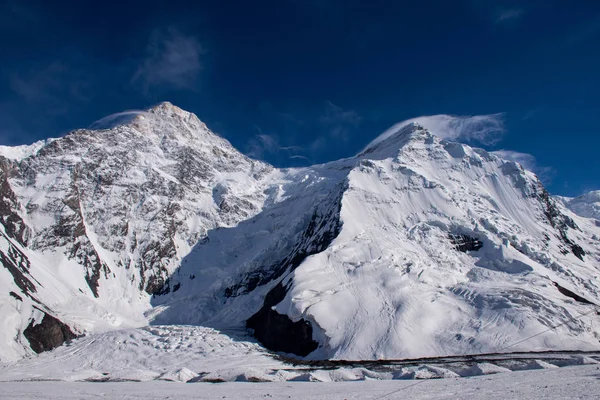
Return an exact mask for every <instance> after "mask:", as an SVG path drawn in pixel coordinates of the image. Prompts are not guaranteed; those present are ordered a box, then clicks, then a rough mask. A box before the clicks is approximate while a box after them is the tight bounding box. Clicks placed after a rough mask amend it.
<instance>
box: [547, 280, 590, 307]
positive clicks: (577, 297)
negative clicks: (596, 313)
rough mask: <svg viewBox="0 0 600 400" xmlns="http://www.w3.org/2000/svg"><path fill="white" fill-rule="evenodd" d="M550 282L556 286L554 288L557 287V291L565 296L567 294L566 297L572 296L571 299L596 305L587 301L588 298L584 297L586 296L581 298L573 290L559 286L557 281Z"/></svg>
mask: <svg viewBox="0 0 600 400" xmlns="http://www.w3.org/2000/svg"><path fill="white" fill-rule="evenodd" d="M552 283H553V284H554V286H556V288H557V289H558V291H559V292H560V293H561V294H563V295H565V296H567V297H570V298H572V299H573V300H575V301H578V302H580V303H583V304H592V305H596V304H594V303H592V302H591V301H589V300H588V299H586V298H583V297H581V296H580V295H578V294H576V293H573V292H571V291H570V290H569V289H566V288H564V287H562V286H560V285H559V284H558V283H556V282H552Z"/></svg>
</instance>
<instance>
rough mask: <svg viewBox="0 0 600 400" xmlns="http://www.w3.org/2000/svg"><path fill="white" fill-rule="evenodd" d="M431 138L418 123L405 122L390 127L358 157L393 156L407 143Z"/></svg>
mask: <svg viewBox="0 0 600 400" xmlns="http://www.w3.org/2000/svg"><path fill="white" fill-rule="evenodd" d="M431 137H433V135H432V134H431V133H430V132H429V131H428V130H427V129H425V128H424V127H423V126H422V125H420V124H419V123H417V122H414V121H406V122H403V123H400V124H396V125H394V126H392V127H391V128H390V129H388V130H387V131H385V132H384V133H382V134H381V135H379V136H378V137H377V138H376V139H375V140H373V141H372V142H371V143H369V144H368V145H367V147H365V149H364V150H363V151H362V152H360V153H359V154H358V156H365V155H369V157H372V156H375V157H390V156H394V155H395V154H394V153H397V152H398V150H399V149H400V148H402V147H403V146H404V145H406V144H407V143H409V142H411V141H413V140H416V139H419V138H431Z"/></svg>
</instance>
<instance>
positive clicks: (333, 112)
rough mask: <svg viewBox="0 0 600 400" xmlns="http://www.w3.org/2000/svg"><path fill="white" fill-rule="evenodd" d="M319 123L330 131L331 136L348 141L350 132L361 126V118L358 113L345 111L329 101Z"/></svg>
mask: <svg viewBox="0 0 600 400" xmlns="http://www.w3.org/2000/svg"><path fill="white" fill-rule="evenodd" d="M319 121H320V123H321V124H322V125H323V127H324V128H325V129H326V130H327V131H328V132H327V134H328V135H329V136H331V137H333V138H336V139H342V140H347V139H348V134H349V133H350V131H351V130H352V129H355V128H356V127H358V125H359V124H360V121H361V117H360V115H358V113H357V112H356V111H353V110H344V109H343V108H341V107H339V106H337V105H335V104H333V103H332V102H331V101H327V102H326V104H325V110H324V112H323V115H321V117H320V118H319Z"/></svg>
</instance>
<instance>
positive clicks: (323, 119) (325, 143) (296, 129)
mask: <svg viewBox="0 0 600 400" xmlns="http://www.w3.org/2000/svg"><path fill="white" fill-rule="evenodd" d="M263 108H264V109H265V110H266V111H268V112H267V114H268V115H270V116H271V119H272V120H273V121H275V123H276V124H278V125H279V128H276V129H274V130H275V131H276V132H277V133H271V134H266V133H264V132H263V131H262V130H261V129H260V128H259V127H258V126H255V128H256V129H257V131H258V134H256V135H255V136H254V137H252V138H251V139H250V140H249V141H248V143H247V145H246V148H247V149H248V150H247V154H248V155H250V156H253V157H255V158H259V159H275V160H277V161H278V162H283V163H284V164H285V162H286V161H289V160H296V161H300V160H302V161H306V162H307V163H309V164H313V163H314V161H313V160H315V159H319V158H320V157H321V156H322V155H323V154H324V152H325V151H326V150H327V149H328V148H329V147H330V146H331V145H332V144H333V143H334V142H335V144H336V146H338V147H339V146H346V145H347V143H349V139H350V136H351V134H352V133H353V132H354V131H355V130H356V129H357V128H358V126H359V125H360V123H361V120H362V118H361V116H360V115H359V114H358V113H357V112H356V111H354V110H345V109H343V108H342V107H340V106H338V105H336V104H334V103H333V102H331V101H326V102H325V103H324V106H323V108H321V109H320V110H319V112H318V113H317V114H316V115H314V114H313V115H312V116H310V117H306V118H303V119H302V120H301V119H298V118H296V117H295V116H294V115H292V114H290V113H281V112H277V111H276V110H275V109H274V108H273V107H272V106H271V105H269V106H268V107H267V105H265V106H264V107H263ZM292 128H293V129H292ZM306 130H311V131H313V132H320V133H321V134H320V135H319V136H317V137H316V138H314V139H313V140H311V141H306V142H303V143H298V141H299V140H301V138H302V137H304V136H303V135H302V134H300V133H301V132H304V131H306ZM282 143H287V144H289V143H292V144H291V145H283V144H282Z"/></svg>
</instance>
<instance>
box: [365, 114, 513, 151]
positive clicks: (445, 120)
mask: <svg viewBox="0 0 600 400" xmlns="http://www.w3.org/2000/svg"><path fill="white" fill-rule="evenodd" d="M503 116H504V114H502V113H498V114H487V115H473V116H456V115H447V114H440V115H429V116H422V117H417V118H411V119H408V120H406V121H402V122H400V123H397V124H395V125H394V126H392V127H391V128H389V129H388V130H386V131H385V132H383V133H382V134H381V135H379V136H378V137H377V138H376V139H375V140H373V141H372V142H371V143H369V144H368V145H367V147H366V148H365V150H366V149H368V148H369V147H371V146H374V145H375V144H377V143H381V142H383V141H384V140H386V139H387V138H389V137H391V136H393V135H394V134H396V133H397V132H398V131H400V130H402V128H404V127H405V126H407V125H409V124H412V123H417V124H419V125H421V126H423V127H424V128H425V129H427V130H428V131H429V132H431V133H432V134H433V135H436V136H438V137H441V138H444V139H448V140H461V141H465V142H470V143H479V144H484V145H493V144H496V143H498V142H499V141H500V139H501V138H502V135H503V134H504V132H505V129H504V120H503Z"/></svg>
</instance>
